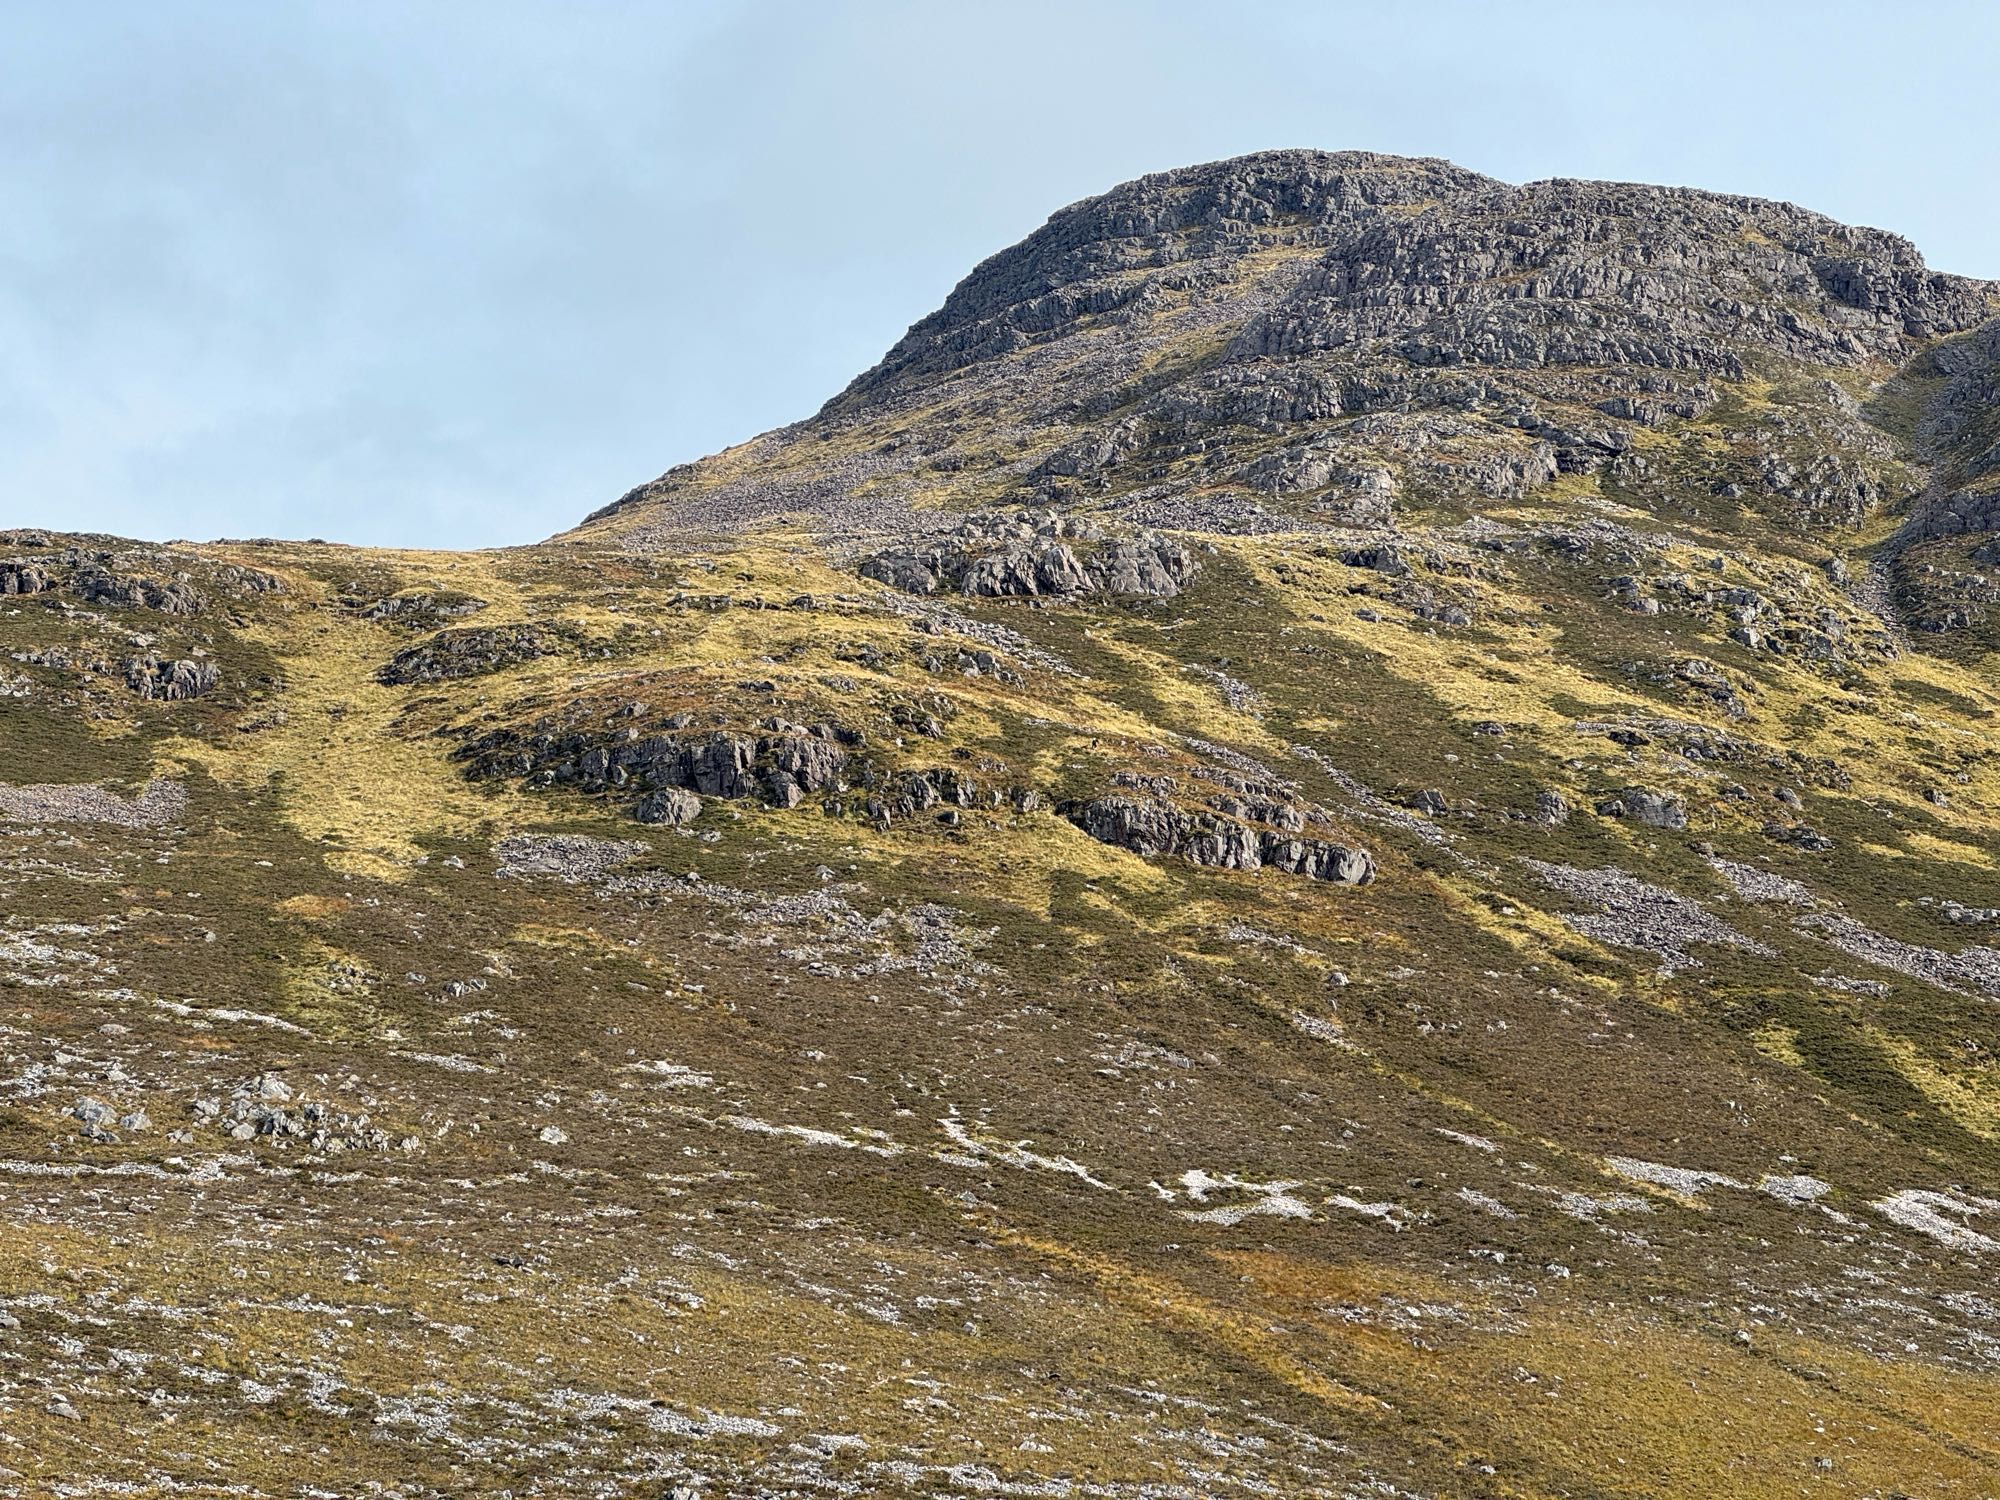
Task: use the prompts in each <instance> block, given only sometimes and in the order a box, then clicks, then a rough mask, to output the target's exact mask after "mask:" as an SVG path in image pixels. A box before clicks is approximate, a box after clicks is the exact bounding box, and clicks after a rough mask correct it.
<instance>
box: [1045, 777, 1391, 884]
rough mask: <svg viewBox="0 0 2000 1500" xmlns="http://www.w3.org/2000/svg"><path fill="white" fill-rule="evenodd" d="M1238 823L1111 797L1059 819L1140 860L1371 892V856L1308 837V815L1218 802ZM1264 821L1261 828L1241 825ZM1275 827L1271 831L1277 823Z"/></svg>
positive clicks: (1219, 814)
mask: <svg viewBox="0 0 2000 1500" xmlns="http://www.w3.org/2000/svg"><path fill="white" fill-rule="evenodd" d="M1218 801H1219V802H1220V803H1221V805H1222V806H1227V807H1232V808H1234V809H1236V810H1238V812H1239V816H1230V815H1229V814H1228V813H1225V812H1223V811H1220V810H1207V809H1190V808H1186V807H1182V806H1180V805H1178V804H1176V803H1174V802H1170V801H1168V800H1167V799H1166V798H1165V797H1164V796H1160V795H1148V794H1145V793H1143V792H1141V793H1139V794H1137V795H1125V794H1120V795H1112V796H1106V797H1095V798H1091V799H1089V800H1079V801H1072V802H1065V803H1062V804H1061V805H1060V806H1058V807H1057V809H1056V811H1057V812H1058V813H1059V814H1061V815H1062V816H1063V817H1064V818H1067V819H1068V820H1069V821H1070V822H1072V823H1074V824H1075V825H1076V826H1077V827H1078V828H1081V829H1082V830H1083V831H1084V832H1085V833H1087V834H1089V835H1090V836H1091V837H1092V838H1094V839H1096V840H1097V841H1098V842H1099V843H1100V844H1111V845H1114V846H1116V847H1117V848H1120V849H1126V850H1129V851H1130V852H1132V853H1134V854H1137V855H1139V856H1140V857H1142V858H1147V859H1151V858H1156V857H1158V856H1161V855H1178V856H1179V857H1180V858H1182V859H1185V860H1186V861H1187V862H1188V863H1189V864H1195V865H1204V866H1208V867H1210V868H1213V869H1222V870H1260V869H1263V868H1264V867H1265V866H1266V865H1268V866H1270V867H1271V868H1273V869H1277V870H1283V871H1285V872H1286V873H1288V874H1293V875H1304V876H1306V877H1308V878H1310V879H1313V880H1325V881H1331V882H1333V883H1335V884H1337V885H1366V884H1367V883H1368V882H1369V881H1371V880H1373V879H1374V878H1375V860H1374V858H1373V856H1371V855H1370V854H1369V853H1368V851H1367V850H1365V849H1357V848H1352V847H1350V846H1348V845H1345V844H1339V843H1335V842H1333V841H1331V840H1328V839H1320V838H1310V837H1307V836H1306V835H1305V833H1304V831H1303V830H1304V828H1305V826H1306V823H1307V815H1306V813H1305V812H1304V811H1303V810H1302V809H1300V808H1298V807H1296V806H1293V805H1291V804H1285V803H1280V804H1271V803H1251V802H1244V801H1241V800H1239V799H1218ZM1246 816H1248V817H1259V818H1261V819H1263V822H1264V826H1259V824H1256V823H1251V822H1246V821H1243V818H1244V817H1246ZM1274 822H1275V823H1276V824H1277V825H1278V826H1270V825H1271V824H1272V823H1274Z"/></svg>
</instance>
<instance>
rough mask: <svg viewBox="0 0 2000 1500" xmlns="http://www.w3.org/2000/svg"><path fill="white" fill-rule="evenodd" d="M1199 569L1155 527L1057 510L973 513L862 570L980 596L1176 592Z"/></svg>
mask: <svg viewBox="0 0 2000 1500" xmlns="http://www.w3.org/2000/svg"><path fill="white" fill-rule="evenodd" d="M1196 571H1197V568H1196V564H1195V562H1194V559H1193V558H1192V557H1190V556H1189V554H1188V551H1187V549H1186V548H1185V547H1183V546H1181V545H1180V543H1178V542H1175V541H1171V540H1169V539H1167V538H1165V537H1161V536H1158V535H1156V534H1155V533H1153V532H1149V531H1142V532H1140V533H1138V534H1137V535H1132V536H1116V535H1111V534H1108V533H1106V532H1105V531H1103V530H1102V529H1101V528H1099V527H1097V526H1095V525H1093V524H1091V523H1090V522H1088V521H1083V520H1078V519H1075V518H1064V517H1061V516H1057V515H1055V514H1053V513H1045V514H1043V515H1041V516H1034V515H1030V514H1028V513H1025V512H1024V513H1021V514H1019V515H1014V516H973V517H968V518H967V519H966V520H965V521H963V522H961V523H960V524H959V526H958V527H957V529H955V530H954V531H952V532H951V533H950V534H949V535H947V536H946V537H945V538H943V539H942V540H941V541H937V542H934V543H932V544H930V545H927V546H922V547H913V548H907V549H901V550H897V551H891V552H882V553H878V554H876V555H875V556H874V557H871V558H869V559H867V560H866V561H865V562H863V563H862V564H861V573H862V575H863V576H864V577H867V578H873V579H875V580H876V581H877V582H879V583H886V584H888V585H889V586H890V587H891V588H896V589H901V590H902V591H903V592H904V593H906V594H933V593H936V592H938V591H939V590H940V589H943V588H951V589H955V590H957V591H958V592H959V593H962V594H970V595H973V596H975V597H980V598H1016V599H1018V598H1036V597H1048V596H1053V597H1058V598H1060V597H1064V596H1074V595H1079V594H1115V595H1127V596H1142V597H1146V598H1153V599H1170V598H1172V597H1173V596H1174V595H1175V594H1178V593H1179V592H1180V591H1181V589H1182V588H1183V587H1184V586H1185V585H1186V584H1187V582H1188V580H1189V579H1190V578H1192V577H1193V576H1194V574H1195V572H1196Z"/></svg>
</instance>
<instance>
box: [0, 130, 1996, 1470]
mask: <svg viewBox="0 0 2000 1500" xmlns="http://www.w3.org/2000/svg"><path fill="white" fill-rule="evenodd" d="M1996 412H2000V284H1994V283H1987V282H1979V281H1974V280H1969V279H1966V278H1963V277H1955V276H1949V275H1944V274H1941V273H1937V272H1933V271H1931V270H1929V269H1927V268H1926V267H1925V265H1924V263H1923V261H1922V258H1921V257H1920V256H1919V255H1918V254H1917V252H1916V251H1915V250H1914V249H1913V248H1912V247H1911V246H1910V245H1909V244H1908V243H1906V242H1905V241H1903V240H1901V239H1898V238H1896V237H1895V236H1893V235H1890V234H1886V233H1883V232H1881V231H1877V230H1872V229H1859V228H1851V227H1848V226H1844V225H1841V224H1838V223H1835V222H1834V221H1832V220H1830V219H1827V218H1824V217H1822V216H1820V215H1817V214H1813V213H1810V212H1807V211H1805V210H1803V209H1799V208H1795V207H1792V206H1790V205H1787V204H1780V203H1771V202H1765V201H1762V200H1756V199H1749V198H1741V197H1730V196H1725V195H1720V194H1714V193H1704V192H1696V191H1691V190H1685V189H1670V188H1656V187H1645V186H1635V185H1628V184H1609V183H1593V182H1572V181H1557V182H1545V183H1532V184H1527V185H1525V186H1513V185H1509V184H1506V183H1501V182H1497V181H1494V180H1492V179H1489V178H1485V177H1481V176H1479V175H1477V174H1474V173H1471V172H1467V171H1464V170H1462V169H1460V168H1457V167H1455V166H1452V165H1450V164H1449V163H1445V162H1441V161H1431V160H1410V159H1403V158H1396V157H1387V156H1375V155H1366V154H1360V153H1322V152H1307V151H1284V152H1272V153H1265V154H1261V155H1257V156H1252V157H1245V158H1240V159H1237V160H1234V161H1227V162H1220V163H1215V164H1211V165H1207V166H1201V167H1194V168H1188V169H1185V170H1180V171H1174V172H1167V173H1162V174H1158V175H1155V176H1151V177H1146V178H1142V179H1140V180H1139V181H1137V182H1133V183H1129V184H1126V185H1124V186H1122V187H1119V188H1116V189H1114V190H1112V191H1111V192H1109V193H1107V194H1105V195H1103V196H1101V197H1098V198H1094V199H1090V200H1088V201H1086V202H1083V203H1080V204H1077V205H1074V206H1073V207H1070V208H1067V209H1064V210H1062V211H1061V212H1059V213H1057V214H1056V215H1055V216H1054V217H1053V218H1051V219H1050V220H1049V222H1048V223H1047V224H1046V225H1044V226H1043V227H1042V228H1041V229H1039V230H1037V231H1035V232H1034V233H1033V234H1031V235H1030V236H1029V237H1028V238H1027V239H1025V240H1024V241H1022V242H1021V243H1020V244H1018V245H1016V246H1014V247H1012V248H1011V249H1008V250H1005V251H1003V252H1001V253H1000V254H998V255H996V256H994V257H993V258H991V259H990V260H988V261H986V262H984V263H983V264H981V265H980V266H978V267H977V268H975V269H974V270H973V272H972V273H971V275H969V276H968V277H967V278H966V279H965V280H964V281H963V282H962V283H961V284H960V285H959V286H958V287H957V288H956V289H955V290H954V291H953V292H952V293H951V295H950V296H949V297H948V298H947V299H946V301H945V303H944V305H943V306H942V307H941V308H940V309H939V310H938V311H937V312H935V313H933V314H932V315H930V316H929V317H927V318H925V319H923V320H922V321H921V322H919V323H918V324H916V325H915V326H914V327H913V328H911V329H910V331H909V332H908V333H907V334H906V335H905V336H904V337H903V339H902V340H901V341H899V342H898V343H897V344H896V346H895V347H894V348H893V349H891V350H890V351H889V352H888V353H887V354H886V355H885V356H884V357H883V359H882V361H881V362H880V363H879V364H877V365H876V366H875V367H874V368H873V369H871V370H869V371H867V372H865V373H863V374H862V375H860V376H859V377H857V378H856V379H855V380H854V382H853V383H852V384H850V385H849V386H848V388H847V389H846V390H845V391H843V392H841V393H840V394H839V395H837V396H835V397H834V398H833V399H832V400H830V401H829V402H828V403H827V404H826V406H825V407H824V408H822V409H821V410H820V411H819V412H818V413H817V414H815V415H814V416H812V417H810V418H808V419H806V420H804V421H802V422H800V423H798V424H796V425H794V426H792V427H788V428H784V429H781V430H780V431H777V432H774V433H770V434H767V435H765V436H763V437H760V438H757V439H755V440H753V441H751V442H749V443H746V444H743V445H741V446H740V447H737V448H733V449H730V450H728V451H726V452H724V453H721V454H717V455H714V456H712V457H710V458H707V459H704V460H701V461H700V462H698V463H693V464H688V465H683V466H681V467H679V468H675V469H672V470H670V471H668V472H667V473H666V474H664V475H663V476H661V477H660V478H659V479H657V480H655V481H653V482H651V483H649V484H646V485H642V486H641V487H639V488H638V489H635V490H634V491H632V492H631V493H630V494H628V495H626V496H624V497H623V498H622V499H620V500H618V501H616V502H615V503H613V504H611V505H609V506H607V507H606V508H605V509H603V510H601V511H599V512H598V513H597V514H596V515H594V516H592V517H590V518H588V519H587V520H586V521H584V522H583V523H582V524H581V525H580V526H578V527H577V528H576V529H575V530H573V531H571V532H568V533H565V534H564V535H562V536H559V537H556V538H553V539H551V540H550V541H548V542H546V543H543V544H541V545H539V546H535V547H529V548H520V549H512V550H505V551H492V552H466V553H417V552H394V551H380V550H363V549H354V548H345V547H338V546H331V545H327V544H324V543H286V542H273V541H242V542H217V543H210V544H202V545H193V544H182V543H174V544H149V543H140V542H131V541H124V540H119V539H115V538H106V537H88V536H74V535H58V534H54V533H49V532H42V531H31V530H16V531H12V532H7V533H0V832H4V840H0V849H4V851H5V854H4V857H0V893H4V897H0V1059H4V1062H3V1063H0V1080H4V1086H3V1087H0V1216H4V1218H0V1222H4V1224H5V1227H6V1233H5V1234H4V1236H0V1470H4V1471H5V1472H4V1474H0V1493H11V1494H21V1495H39V1494H46V1493H56V1492H65V1491H64V1490H63V1489H62V1488H61V1487H63V1486H69V1487H70V1488H71V1490H73V1491H74V1492H79V1493H88V1492H93V1491H101V1490H110V1489H118V1490H120V1491H121V1492H127V1493H136V1494H166V1493H170V1492H171V1493H191V1494H221V1493H225V1492H226V1493H230V1494H249V1495H305V1494H343V1495H344V1494H377V1495H390V1494H395V1495H402V1496H406V1497H413V1496H431V1495H436V1496H459V1495H466V1494H502V1493H505V1494H514V1495H522V1496H526V1495H566V1494H577V1495H610V1494H618V1495H624V1494H633V1495H667V1494H679V1495H683V1496H685V1495H688V1494H694V1495H700V1496H703V1497H710V1496H725V1495H728V1496H776V1495H801V1496H803V1495H808V1494H811V1495H826V1494H852V1495H878V1494H882V1495H895V1494H906V1493H907V1494H922V1495H994V1494H1011V1495H1029V1494H1032V1495H1051V1496H1075V1497H1079V1500H1080V1497H1083V1496H1087V1495H1088V1496H1104V1497H1138V1496H1147V1497H1162V1496H1190V1497H1192V1496H1208V1495H1233V1494H1248V1493H1263V1494H1281V1495H1288V1496H1290V1495H1299V1496H1363V1495H1379V1496H1422V1497H1447V1496H1482V1497H1503V1496H1504V1497H1516V1496H1585V1495H1588V1496H1634V1497H1637V1496H1660V1495H1688V1496H1697V1495H1699V1496H1707V1495H1717V1494H1728V1495H1744V1496H1763V1495H1771V1496H1775V1495H1779V1494H1784V1495H1794V1494H1798V1493H1812V1494H1822V1495H1829V1496H1832V1495H1854V1496H1887V1495H1890V1494H1903V1495H1909V1496H1917V1495H1922V1496H1926V1497H1928V1496H1966V1497H1973V1496H1979V1495H1984V1494H1990V1493H1992V1491H1993V1489H1994V1487H1995V1484H1996V1483H2000V1443H1996V1440H1995V1439H1994V1436H1993V1434H1994V1433H1995V1432H2000V1304H1996V1300H1995V1297H1994V1294H1993V1290H1992V1287H1993V1277H1994V1274H1995V1269H1996V1267H2000V1060H1996V1051H2000V1023H1996V1019H1995V1017H1996V1008H1995V1001H1996V1000H2000V939H1996V928H2000V876H1996V873H1995V872H1996V857H1997V856H2000V740H1996V736H1995V724H1996V713H2000V676H1996V657H1995V655H1994V653H1995V651H1996V650H2000V617H1996V615H1995V613H1994V608H1993V606H1994V604H1995V602H1996V600H2000V416H1996Z"/></svg>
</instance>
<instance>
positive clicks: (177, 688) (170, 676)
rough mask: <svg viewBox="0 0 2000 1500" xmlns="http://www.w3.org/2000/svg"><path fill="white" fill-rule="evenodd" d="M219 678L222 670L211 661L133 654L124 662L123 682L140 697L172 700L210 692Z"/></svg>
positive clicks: (218, 681)
mask: <svg viewBox="0 0 2000 1500" xmlns="http://www.w3.org/2000/svg"><path fill="white" fill-rule="evenodd" d="M221 681H222V669H221V668H219V667H218V666H216V664H215V663H214V662H212V661H200V660H181V661H162V660H161V659H160V658H159V657H157V656H153V655H150V654H148V655H146V656H135V657H131V658H130V659H128V660H127V661H126V663H125V685H126V686H127V687H128V688H130V689H131V690H132V691H133V692H135V693H137V694H138V695H139V696H140V697H141V698H145V699H149V700H151V699H159V700H162V701H164V702H169V703H175V702H180V701H181V700H183V699H187V698H199V697H201V696H202V695H203V694H205V693H210V692H213V691H214V690H215V688H216V685H217V684H218V683H220V682H221Z"/></svg>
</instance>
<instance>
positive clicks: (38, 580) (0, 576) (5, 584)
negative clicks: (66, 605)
mask: <svg viewBox="0 0 2000 1500" xmlns="http://www.w3.org/2000/svg"><path fill="white" fill-rule="evenodd" d="M54 587H55V580H54V579H53V578H51V577H50V576H49V572H48V569H46V568H44V567H43V566H42V565H41V564H39V563H32V562H0V595H6V596H9V597H18V596H19V595H22V594H42V593H47V592H48V591H49V590H50V589H52V588H54Z"/></svg>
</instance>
